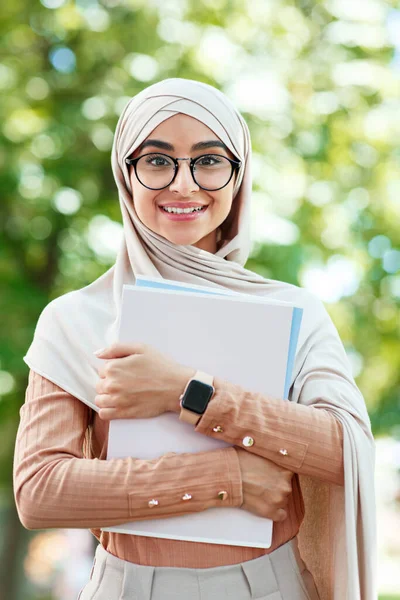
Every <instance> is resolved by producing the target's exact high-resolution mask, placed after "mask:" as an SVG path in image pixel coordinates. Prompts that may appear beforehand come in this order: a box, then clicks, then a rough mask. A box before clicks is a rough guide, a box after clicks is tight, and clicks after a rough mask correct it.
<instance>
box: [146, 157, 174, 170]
mask: <svg viewBox="0 0 400 600" xmlns="http://www.w3.org/2000/svg"><path fill="white" fill-rule="evenodd" d="M143 158H144V160H145V162H146V164H147V165H150V166H152V167H170V166H171V165H172V164H173V163H172V160H170V159H169V158H168V157H167V156H164V155H163V154H149V155H148V156H145V157H143Z"/></svg>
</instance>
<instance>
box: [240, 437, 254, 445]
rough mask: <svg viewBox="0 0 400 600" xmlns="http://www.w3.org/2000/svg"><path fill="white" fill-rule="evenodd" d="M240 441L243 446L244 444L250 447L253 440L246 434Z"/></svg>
mask: <svg viewBox="0 0 400 600" xmlns="http://www.w3.org/2000/svg"><path fill="white" fill-rule="evenodd" d="M242 443H243V446H246V447H247V448H250V447H251V446H252V445H253V444H254V440H253V438H252V437H250V436H249V435H246V437H245V438H243V442H242Z"/></svg>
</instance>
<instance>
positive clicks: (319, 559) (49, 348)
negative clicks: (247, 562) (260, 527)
mask: <svg viewBox="0 0 400 600" xmlns="http://www.w3.org/2000/svg"><path fill="white" fill-rule="evenodd" d="M176 113H184V114H186V115H189V116H191V117H194V118H196V119H198V120H199V121H201V122H203V123H204V124H205V125H207V127H209V128H210V129H211V130H212V131H214V132H215V134H216V135H217V136H218V137H219V138H220V139H221V140H222V141H223V142H224V143H225V144H226V145H227V147H228V148H229V149H230V150H231V151H232V152H233V154H234V155H235V156H236V157H237V158H238V159H240V160H241V161H242V166H241V169H240V171H239V173H238V177H237V179H236V182H235V187H234V192H233V194H234V201H233V205H232V210H231V213H230V215H229V217H228V219H227V221H226V223H224V224H223V226H222V247H220V249H219V250H218V251H217V252H216V253H215V254H211V253H209V252H207V251H205V250H200V249H198V248H196V247H193V246H176V245H174V244H172V243H171V242H169V241H168V240H166V239H165V238H163V237H161V236H160V235H158V234H157V233H154V232H153V231H151V230H150V229H148V228H147V227H146V226H145V225H144V224H143V223H142V222H141V221H140V220H139V218H138V216H137V214H136V212H135V208H134V201H133V200H132V190H131V186H130V181H129V173H128V167H127V165H126V163H125V158H127V157H128V156H130V155H131V154H132V152H133V151H134V150H135V148H137V147H138V146H139V145H140V144H141V143H142V142H143V140H144V139H145V138H146V137H147V136H148V135H149V134H150V132H151V131H152V130H153V129H154V128H155V127H156V126H157V125H158V124H159V123H161V122H162V121H164V120H165V119H168V118H169V117H171V116H172V115H175V114H176ZM112 168H113V173H114V177H115V181H116V183H117V187H118V192H119V201H120V206H121V212H122V220H123V228H124V236H123V240H122V243H121V247H120V250H119V252H118V255H117V259H116V262H115V264H114V265H113V266H112V267H111V268H110V269H109V270H108V271H107V272H105V273H104V274H103V275H102V276H101V277H99V278H98V279H97V280H96V281H94V282H93V283H91V284H90V285H88V286H86V287H84V288H82V289H80V290H76V291H73V292H70V293H68V294H65V295H63V296H61V297H59V298H57V299H55V300H53V301H52V302H50V303H49V304H48V305H47V306H46V307H45V309H44V310H43V312H42V314H41V315H40V318H39V321H38V323H37V327H36V331H35V335H34V339H33V341H32V344H31V346H30V348H29V350H28V352H27V354H26V356H25V357H24V360H25V362H26V363H27V364H28V366H29V367H30V368H31V369H33V370H35V371H36V372H38V373H39V374H41V375H43V376H45V377H47V378H48V379H50V380H51V381H53V382H54V383H56V384H57V385H59V386H60V387H62V388H63V389H65V390H66V391H67V392H69V393H70V394H72V395H74V396H75V397H77V398H79V399H80V400H82V401H83V402H86V403H88V404H89V405H90V404H92V405H93V402H94V397H95V395H96V391H95V385H96V381H97V378H98V375H97V366H98V359H96V358H95V357H94V356H93V351H94V350H96V349H98V348H102V347H105V346H108V345H109V344H111V343H112V342H114V341H116V340H117V331H118V320H119V315H120V305H121V295H122V289H123V285H124V284H134V283H135V276H136V275H148V276H155V277H161V278H165V279H173V280H179V281H182V282H187V283H193V284H199V285H207V286H214V287H216V288H219V287H223V288H229V289H231V290H234V291H238V292H243V293H247V294H255V295H261V296H266V297H268V298H271V299H278V300H287V301H290V302H293V303H295V304H296V305H297V306H300V307H302V308H303V309H304V310H303V322H302V326H301V332H300V336H299V342H298V350H297V354H296V360H295V365H294V370H293V376H292V381H291V386H290V395H289V400H290V401H291V402H299V403H301V404H306V405H309V406H315V407H318V408H321V409H325V410H329V411H330V412H331V413H333V414H334V415H335V417H336V418H337V419H339V420H340V421H341V423H342V425H343V431H344V462H345V486H344V487H339V486H334V485H329V484H325V483H321V482H320V481H317V480H312V479H310V478H306V477H300V481H301V486H302V491H303V494H304V499H305V507H306V517H305V521H304V523H303V525H302V528H301V531H300V535H299V541H300V548H301V551H302V554H303V557H304V559H305V561H306V563H307V566H308V568H309V569H310V570H311V572H312V573H313V574H314V577H315V579H316V582H317V586H318V588H319V591H320V595H321V598H322V599H323V600H331V599H333V600H375V598H376V592H375V548H376V540H375V505H374V442H373V438H372V434H371V429H370V422H369V418H368V414H367V411H366V407H365V403H364V400H363V398H362V396H361V393H360V392H359V390H358V388H357V386H356V384H355V382H354V380H353V377H352V375H351V371H350V366H349V363H348V360H347V358H346V354H345V351H344V349H343V346H342V343H341V341H340V339H339V336H338V334H337V331H336V329H335V327H334V325H333V324H332V321H331V319H330V318H329V316H328V313H327V312H326V310H325V308H324V306H323V304H322V302H320V301H319V300H318V298H316V297H315V296H313V295H312V294H310V293H309V292H307V291H306V290H304V289H302V288H299V287H297V286H294V285H290V284H287V283H284V282H281V281H274V280H269V279H264V278H262V277H260V276H258V275H256V274H255V273H252V272H251V271H248V270H246V269H245V268H244V266H243V265H244V264H245V263H246V260H247V258H248V255H249V251H250V234H249V227H250V214H249V211H250V201H251V188H252V178H251V143H250V134H249V129H248V127H247V124H246V123H245V121H244V119H243V118H242V117H241V115H240V114H239V113H238V111H237V110H236V108H235V107H234V105H233V104H232V103H231V102H230V100H229V99H228V98H227V97H226V96H225V95H224V94H222V93H221V92H220V91H218V90H217V89H215V88H213V87H212V86H209V85H207V84H204V83H200V82H198V81H193V80H188V79H180V78H176V79H175V78H174V79H166V80H164V81H160V82H158V83H156V84H154V85H152V86H150V87H148V88H146V89H145V90H143V91H142V92H140V93H139V94H137V95H136V96H135V97H133V98H132V99H131V100H130V101H129V102H128V104H127V106H126V107H125V109H124V110H123V112H122V114H121V116H120V118H119V121H118V124H117V128H116V132H115V137H114V144H113V149H112ZM133 318H135V316H133ZM193 366H195V365H193Z"/></svg>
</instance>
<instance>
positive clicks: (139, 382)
mask: <svg viewBox="0 0 400 600" xmlns="http://www.w3.org/2000/svg"><path fill="white" fill-rule="evenodd" d="M96 356H97V357H98V358H100V359H107V360H105V362H104V364H102V365H101V366H100V367H99V368H98V373H99V376H100V379H99V381H98V382H97V384H96V392H97V396H96V397H95V400H94V401H95V404H96V406H98V407H99V409H100V411H99V416H100V418H101V419H104V420H112V419H147V418H151V417H157V416H158V415H161V414H162V413H164V412H167V411H173V412H179V411H180V406H179V396H180V395H181V394H182V392H183V390H184V389H185V386H186V384H187V382H188V381H189V379H190V378H191V377H193V375H194V374H195V372H196V371H195V369H192V368H190V367H186V366H184V365H181V364H179V363H178V362H176V361H175V360H173V359H171V358H170V357H168V356H167V355H165V354H163V353H161V352H159V351H158V350H156V349H155V348H153V347H152V346H148V345H146V344H113V345H112V346H110V347H109V348H106V349H103V351H102V352H101V353H100V354H96Z"/></svg>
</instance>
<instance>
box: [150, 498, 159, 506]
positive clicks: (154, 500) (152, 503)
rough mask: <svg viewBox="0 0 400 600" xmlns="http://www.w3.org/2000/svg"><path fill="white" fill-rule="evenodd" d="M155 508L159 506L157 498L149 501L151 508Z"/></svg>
mask: <svg viewBox="0 0 400 600" xmlns="http://www.w3.org/2000/svg"><path fill="white" fill-rule="evenodd" d="M154 506H158V500H156V499H155V498H153V499H152V500H149V508H153V507H154Z"/></svg>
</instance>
